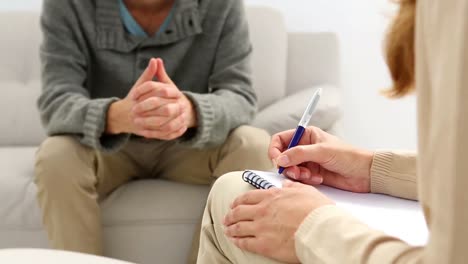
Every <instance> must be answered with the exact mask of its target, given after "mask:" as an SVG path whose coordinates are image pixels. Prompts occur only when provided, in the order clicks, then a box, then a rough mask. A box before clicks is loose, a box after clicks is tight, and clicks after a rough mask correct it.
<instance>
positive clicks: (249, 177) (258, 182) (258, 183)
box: [242, 171, 275, 189]
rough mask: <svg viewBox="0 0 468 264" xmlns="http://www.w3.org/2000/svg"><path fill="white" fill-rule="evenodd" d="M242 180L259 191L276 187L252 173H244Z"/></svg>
mask: <svg viewBox="0 0 468 264" xmlns="http://www.w3.org/2000/svg"><path fill="white" fill-rule="evenodd" d="M242 179H244V181H246V182H248V183H250V184H251V185H252V186H254V187H255V188H257V189H270V188H273V187H275V186H274V185H273V184H271V183H270V182H268V181H267V180H265V179H263V178H262V177H260V176H258V175H257V174H256V173H254V172H252V171H244V173H243V174H242Z"/></svg>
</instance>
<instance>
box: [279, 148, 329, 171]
mask: <svg viewBox="0 0 468 264" xmlns="http://www.w3.org/2000/svg"><path fill="white" fill-rule="evenodd" d="M328 154H329V153H328V151H326V150H325V149H324V147H323V146H322V145H320V144H313V145H301V146H296V147H293V148H291V149H288V150H286V151H285V152H283V153H282V154H281V155H279V156H278V158H277V159H276V163H277V164H278V166H281V167H291V166H297V165H300V164H301V163H305V162H315V163H318V164H321V163H324V162H326V161H327V159H328Z"/></svg>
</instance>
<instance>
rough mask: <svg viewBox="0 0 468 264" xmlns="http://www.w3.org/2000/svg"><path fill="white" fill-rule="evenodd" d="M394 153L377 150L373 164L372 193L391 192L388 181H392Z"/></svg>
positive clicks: (371, 176)
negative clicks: (391, 171)
mask: <svg viewBox="0 0 468 264" xmlns="http://www.w3.org/2000/svg"><path fill="white" fill-rule="evenodd" d="M392 161H393V153H392V152H387V151H377V152H376V153H375V154H374V159H373V161H372V166H371V175H370V182H371V184H370V187H371V192H372V193H382V194H389V192H388V186H390V185H389V184H388V181H390V180H391V179H390V177H389V175H390V170H391V168H392Z"/></svg>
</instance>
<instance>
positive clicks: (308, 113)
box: [278, 88, 322, 174]
mask: <svg viewBox="0 0 468 264" xmlns="http://www.w3.org/2000/svg"><path fill="white" fill-rule="evenodd" d="M320 96H322V88H318V89H317V91H315V93H314V95H312V99H310V102H309V104H308V105H307V108H306V110H305V112H304V114H303V115H302V118H301V121H300V122H299V125H298V126H297V128H296V132H294V136H293V138H292V139H291V142H289V146H288V149H290V148H293V147H295V146H297V144H298V143H299V141H300V140H301V138H302V135H303V134H304V130H305V128H306V127H307V126H308V125H309V121H310V118H311V117H312V113H313V112H314V110H315V107H317V104H318V102H319V100H320ZM283 171H284V168H283V167H280V168H279V170H278V173H279V174H281V173H283Z"/></svg>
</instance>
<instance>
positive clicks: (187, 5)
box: [35, 0, 271, 254]
mask: <svg viewBox="0 0 468 264" xmlns="http://www.w3.org/2000/svg"><path fill="white" fill-rule="evenodd" d="M41 26H42V30H43V34H44V42H43V44H42V47H41V53H40V54H41V60H42V81H43V92H42V95H41V96H40V98H39V100H38V106H39V110H40V114H41V117H42V121H43V123H44V126H45V128H46V130H47V132H48V134H49V138H48V139H47V140H46V141H45V142H44V143H43V144H42V145H41V147H40V149H39V151H38V153H37V157H36V167H35V173H36V184H37V186H38V199H39V203H40V206H41V208H42V210H43V215H44V224H45V227H46V229H47V232H48V235H49V238H50V241H51V244H52V246H53V247H54V248H58V249H65V250H73V251H80V252H86V253H92V254H102V252H103V245H102V227H101V223H100V219H101V217H100V209H99V204H98V200H99V198H102V197H104V196H105V195H107V194H109V193H110V192H112V191H113V190H115V189H116V188H117V187H119V186H120V185H122V184H124V183H126V182H127V181H129V180H131V179H134V178H138V177H161V178H165V179H169V180H175V181H182V182H187V183H193V184H210V183H211V182H212V181H213V180H214V179H215V178H216V177H218V176H221V175H222V174H224V173H226V172H229V171H233V170H240V169H244V168H247V167H248V168H256V169H269V168H270V167H271V163H270V161H269V160H268V158H267V155H266V150H267V147H268V143H269V136H268V134H267V133H266V132H264V131H262V130H259V129H256V128H253V127H249V126H242V125H244V124H247V123H249V122H250V121H251V120H252V118H253V116H254V114H255V111H256V96H255V93H254V90H253V89H252V85H251V76H250V67H249V58H250V55H251V51H252V48H251V44H250V41H249V36H248V27H247V22H246V20H245V14H244V10H243V5H242V1H239V0H223V1H219V0H133V1H130V0H128V1H127V0H60V1H58V0H57V1H53V0H45V1H44V5H43V13H42V17H41ZM156 58H157V59H156Z"/></svg>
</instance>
